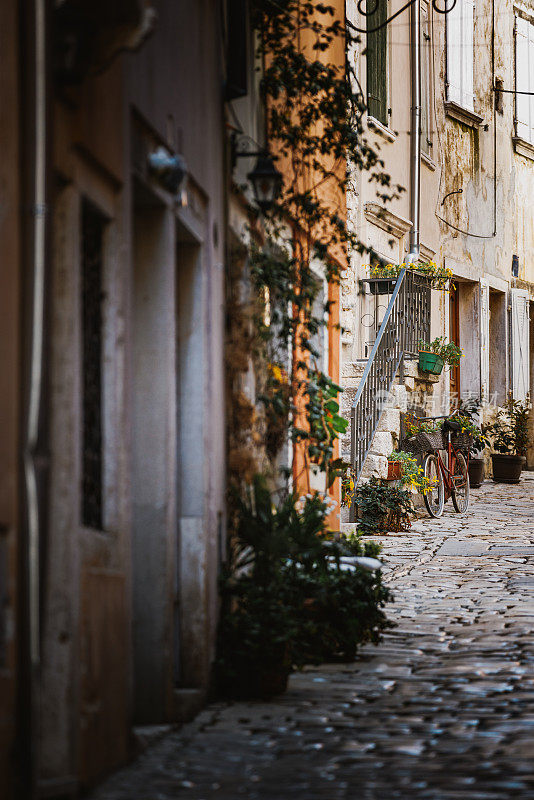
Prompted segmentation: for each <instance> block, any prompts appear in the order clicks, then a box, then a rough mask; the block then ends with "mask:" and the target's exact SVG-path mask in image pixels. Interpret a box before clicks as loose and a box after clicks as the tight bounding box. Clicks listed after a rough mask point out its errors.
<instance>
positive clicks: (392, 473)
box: [387, 461, 402, 481]
mask: <svg viewBox="0 0 534 800" xmlns="http://www.w3.org/2000/svg"><path fill="white" fill-rule="evenodd" d="M401 478H402V464H401V463H400V461H388V477H387V480H388V481H400V479H401Z"/></svg>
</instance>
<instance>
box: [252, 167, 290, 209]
mask: <svg viewBox="0 0 534 800" xmlns="http://www.w3.org/2000/svg"><path fill="white" fill-rule="evenodd" d="M247 178H248V179H249V181H250V182H251V184H252V189H253V190H254V197H255V198H256V203H257V204H258V206H259V208H260V211H263V212H264V213H265V212H266V211H269V209H271V208H272V206H273V203H274V201H275V200H276V199H277V198H278V197H279V196H280V192H281V191H282V183H283V178H282V173H281V172H279V171H278V170H277V169H276V167H275V166H274V163H273V159H272V158H271V156H270V155H269V153H259V154H258V160H257V161H256V166H255V167H254V169H253V170H252V172H249V173H248V175H247Z"/></svg>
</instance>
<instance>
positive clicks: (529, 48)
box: [515, 17, 534, 144]
mask: <svg viewBox="0 0 534 800" xmlns="http://www.w3.org/2000/svg"><path fill="white" fill-rule="evenodd" d="M515 88H516V90H517V91H518V92H534V25H533V24H532V23H531V22H529V21H528V20H526V19H523V18H522V17H516V20H515ZM515 117H516V120H515V123H516V135H517V136H518V137H519V138H520V139H524V140H525V141H527V142H530V143H531V144H534V97H533V96H529V95H528V94H516V96H515Z"/></svg>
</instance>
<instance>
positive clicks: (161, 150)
mask: <svg viewBox="0 0 534 800" xmlns="http://www.w3.org/2000/svg"><path fill="white" fill-rule="evenodd" d="M147 162H148V171H149V173H150V174H151V175H152V177H153V178H155V180H156V181H157V182H158V183H159V184H160V185H161V186H162V188H163V189H165V190H166V191H167V192H170V193H171V194H173V195H175V196H176V198H177V200H180V201H181V200H182V194H183V192H184V190H185V185H186V182H187V164H186V162H185V159H184V158H183V156H181V155H179V154H177V153H170V152H169V151H168V150H167V149H166V148H165V147H163V146H161V147H158V148H157V150H154V151H153V152H152V153H149V154H148V156H147Z"/></svg>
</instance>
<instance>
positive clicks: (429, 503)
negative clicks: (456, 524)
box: [423, 453, 445, 517]
mask: <svg viewBox="0 0 534 800" xmlns="http://www.w3.org/2000/svg"><path fill="white" fill-rule="evenodd" d="M423 475H424V476H425V478H428V479H429V481H432V482H433V483H434V486H433V487H432V488H431V489H429V490H428V491H427V492H423V500H424V501H425V506H426V508H427V511H428V513H429V514H430V516H431V517H441V515H442V514H443V506H444V505H445V487H444V486H443V475H442V474H441V470H440V468H439V463H438V457H437V456H435V455H434V454H433V453H429V454H428V455H426V456H425V460H424V461H423Z"/></svg>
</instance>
